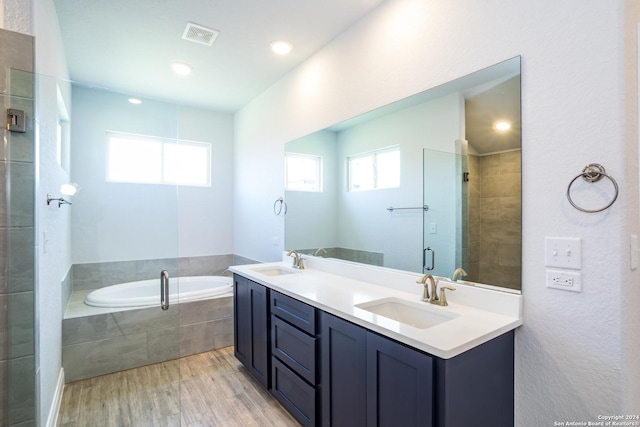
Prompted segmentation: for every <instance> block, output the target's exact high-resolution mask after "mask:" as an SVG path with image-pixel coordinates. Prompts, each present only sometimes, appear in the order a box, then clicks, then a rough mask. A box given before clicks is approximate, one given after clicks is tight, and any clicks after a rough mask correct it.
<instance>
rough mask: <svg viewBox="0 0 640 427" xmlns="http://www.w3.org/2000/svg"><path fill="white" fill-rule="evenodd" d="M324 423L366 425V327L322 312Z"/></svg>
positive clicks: (349, 426)
mask: <svg viewBox="0 0 640 427" xmlns="http://www.w3.org/2000/svg"><path fill="white" fill-rule="evenodd" d="M320 340H321V345H320V347H321V353H320V364H321V372H322V378H321V384H322V394H321V402H322V405H321V406H322V414H321V416H322V425H323V426H325V427H329V426H332V427H364V426H366V425H367V368H366V366H367V365H366V360H367V330H366V329H364V328H361V327H360V326H357V325H354V324H353V323H351V322H347V321H346V320H343V319H340V318H339V317H336V316H333V315H331V314H328V313H325V312H321V314H320Z"/></svg>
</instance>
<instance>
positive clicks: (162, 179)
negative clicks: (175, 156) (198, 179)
mask: <svg viewBox="0 0 640 427" xmlns="http://www.w3.org/2000/svg"><path fill="white" fill-rule="evenodd" d="M112 139H120V140H125V141H127V140H128V141H133V142H150V143H153V144H158V145H159V146H160V160H159V164H157V165H155V167H157V168H158V175H159V179H157V180H151V181H145V180H134V179H127V178H125V179H116V178H114V177H113V173H112V170H111V167H112V162H113V159H112V156H111V141H112ZM180 145H183V146H191V147H194V146H195V147H203V148H205V150H206V155H205V156H206V160H205V163H206V165H205V167H206V182H205V183H193V182H186V181H180V180H178V181H175V180H169V179H167V177H166V176H165V168H166V163H165V158H166V156H165V147H166V146H180ZM211 162H212V144H211V143H210V142H202V141H189V140H182V139H172V138H165V137H159V136H149V135H138V134H130V133H124V132H113V131H107V132H106V143H105V181H106V182H109V183H116V184H150V185H173V186H183V187H211V186H212V173H213V171H212V164H211Z"/></svg>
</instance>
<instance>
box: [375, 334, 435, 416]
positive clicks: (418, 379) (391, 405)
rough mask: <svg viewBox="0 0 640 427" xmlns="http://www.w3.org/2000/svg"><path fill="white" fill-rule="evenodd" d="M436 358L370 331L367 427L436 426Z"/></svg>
mask: <svg viewBox="0 0 640 427" xmlns="http://www.w3.org/2000/svg"><path fill="white" fill-rule="evenodd" d="M433 368H434V366H433V359H432V358H431V357H430V356H429V355H427V354H425V353H422V352H419V351H417V350H414V349H411V348H409V347H406V346H404V345H402V344H400V343H397V342H395V341H392V340H390V339H388V338H384V337H382V336H380V335H377V334H375V333H372V332H367V425H368V426H375V427H378V426H380V427H386V426H392V427H393V426H420V427H430V426H432V425H433Z"/></svg>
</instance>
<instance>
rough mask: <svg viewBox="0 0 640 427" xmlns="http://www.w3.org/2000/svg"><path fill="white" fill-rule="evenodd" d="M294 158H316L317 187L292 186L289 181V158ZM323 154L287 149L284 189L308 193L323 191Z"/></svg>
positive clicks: (285, 154)
mask: <svg viewBox="0 0 640 427" xmlns="http://www.w3.org/2000/svg"><path fill="white" fill-rule="evenodd" d="M292 158H301V159H311V160H315V163H316V182H317V184H316V187H315V189H305V188H292V187H290V182H289V159H292ZM322 160H323V159H322V156H320V155H317V154H306V153H295V152H292V151H287V152H285V153H284V189H285V191H302V192H306V193H322V191H323V179H322V178H323V176H322V166H323V161H322Z"/></svg>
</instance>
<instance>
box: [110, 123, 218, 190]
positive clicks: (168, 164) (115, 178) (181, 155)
mask: <svg viewBox="0 0 640 427" xmlns="http://www.w3.org/2000/svg"><path fill="white" fill-rule="evenodd" d="M107 181H111V182H129V183H140V184H167V185H171V184H177V185H189V186H200V187H208V186H210V185H211V144H208V143H203V142H191V141H189V142H187V141H175V140H171V139H163V138H154V137H147V136H138V135H127V134H121V133H112V132H108V133H107Z"/></svg>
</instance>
